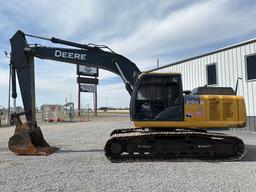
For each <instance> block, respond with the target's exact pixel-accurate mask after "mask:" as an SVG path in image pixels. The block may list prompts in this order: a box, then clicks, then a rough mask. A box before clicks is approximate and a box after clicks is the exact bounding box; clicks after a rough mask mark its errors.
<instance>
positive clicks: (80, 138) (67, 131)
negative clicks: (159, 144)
mask: <svg viewBox="0 0 256 192" xmlns="http://www.w3.org/2000/svg"><path fill="white" fill-rule="evenodd" d="M130 126H131V123H130V122H129V118H128V116H127V115H115V116H112V117H101V118H98V119H93V121H89V122H77V123H52V124H50V123H47V124H46V123H44V124H43V125H42V127H41V128H42V131H43V133H44V136H45V138H46V140H47V141H48V142H49V143H50V144H52V145H54V146H57V147H60V150H59V151H58V152H57V153H55V154H52V155H50V156H47V157H42V156H36V157H35V156H15V155H14V154H12V153H11V152H9V151H8V149H7V142H8V138H9V137H10V136H11V135H12V133H13V131H14V129H13V128H1V129H0V191H8V192H10V191H175V192H177V191H200V192H201V191H207V192H209V191H211V192H212V191H225V192H227V191H232V192H233V191H243V192H245V191H248V192H249V191H250V192H253V191H256V133H249V132H232V131H229V132H228V133H229V134H232V135H236V136H239V137H240V138H242V139H243V140H244V142H245V143H246V149H247V152H246V155H245V157H244V158H243V159H242V160H241V161H238V162H200V161H181V162H180V161H177V162H173V161H172V162H167V161H161V162H129V163H111V162H109V161H108V160H107V159H106V158H105V156H104V151H103V148H104V144H105V141H106V140H107V139H108V137H109V133H110V132H111V131H112V130H113V129H116V128H127V127H130Z"/></svg>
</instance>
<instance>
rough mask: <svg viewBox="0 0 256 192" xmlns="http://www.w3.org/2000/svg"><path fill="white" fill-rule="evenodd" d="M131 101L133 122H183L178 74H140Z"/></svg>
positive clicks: (181, 94)
mask: <svg viewBox="0 0 256 192" xmlns="http://www.w3.org/2000/svg"><path fill="white" fill-rule="evenodd" d="M135 87H136V89H135V90H134V92H133V94H132V100H131V107H130V109H132V111H131V119H132V120H134V121H183V120H184V115H183V109H184V106H183V105H184V102H183V91H182V81H181V75H180V74H175V73H174V74H155V73H152V74H150V73H149V74H142V75H141V77H140V78H139V80H138V82H137V86H135Z"/></svg>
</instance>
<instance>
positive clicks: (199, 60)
mask: <svg viewBox="0 0 256 192" xmlns="http://www.w3.org/2000/svg"><path fill="white" fill-rule="evenodd" d="M152 71H157V72H179V73H181V74H182V80H183V89H184V90H191V89H193V88H195V87H198V86H204V85H206V84H207V85H209V86H223V87H233V88H234V89H235V87H236V81H237V79H238V78H242V79H241V80H239V83H238V90H237V93H238V95H242V96H244V98H245V102H246V107H247V116H248V119H247V127H246V128H245V130H246V131H256V39H251V40H248V41H245V42H241V43H238V44H234V45H231V46H228V47H224V48H222V49H218V50H215V51H212V52H210V53H206V54H203V55H199V56H195V57H191V58H188V59H184V60H181V61H177V62H175V63H171V64H169V65H166V66H163V67H160V68H157V69H154V70H152Z"/></svg>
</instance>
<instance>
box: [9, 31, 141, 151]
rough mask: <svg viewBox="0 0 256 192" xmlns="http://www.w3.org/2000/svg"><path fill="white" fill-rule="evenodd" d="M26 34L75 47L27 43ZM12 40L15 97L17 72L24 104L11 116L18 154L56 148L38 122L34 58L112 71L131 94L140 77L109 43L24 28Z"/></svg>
mask: <svg viewBox="0 0 256 192" xmlns="http://www.w3.org/2000/svg"><path fill="white" fill-rule="evenodd" d="M26 36H30V37H34V38H40V39H44V40H48V41H51V42H52V43H58V44H62V45H66V46H71V47H74V48H66V47H65V48H59V47H47V46H41V45H38V44H32V45H31V44H28V42H27V40H26ZM10 42H11V59H10V65H11V70H12V96H13V98H16V97H17V93H16V84H15V83H16V73H17V76H18V82H19V86H20V91H21V96H22V101H23V105H24V113H21V114H13V115H12V119H11V121H12V122H16V123H15V125H16V130H15V134H14V136H13V137H12V138H10V140H9V148H10V150H11V151H13V152H15V153H18V154H48V153H51V152H52V151H55V149H56V148H51V147H50V146H49V144H48V143H47V142H46V141H45V140H44V138H43V135H42V132H41V130H40V128H39V127H38V125H37V122H36V111H35V72H34V57H38V58H40V59H48V60H55V61H60V62H65V63H70V64H76V65H85V66H90V67H97V68H100V69H105V70H108V71H111V72H113V73H115V74H117V75H119V76H120V77H121V78H122V80H123V81H124V83H125V86H126V89H127V91H128V92H129V93H130V94H131V93H132V91H133V87H134V84H135V82H136V80H137V78H138V76H139V75H140V74H141V72H140V70H139V69H138V67H137V66H136V65H135V64H134V63H133V62H131V61H130V60H129V59H127V58H125V57H124V56H122V55H119V54H117V53H115V52H113V51H112V50H111V49H110V48H108V47H107V46H102V45H99V46H97V45H94V44H89V45H86V44H79V43H75V42H71V41H66V40H62V39H58V38H54V37H52V38H51V39H49V38H44V37H38V36H34V35H29V34H25V33H23V32H22V31H17V32H16V33H15V34H14V35H13V37H12V38H11V39H10ZM24 114H25V116H26V120H27V124H22V123H21V121H20V120H19V116H20V115H24ZM24 143H25V145H24ZM28 146H29V147H28ZM31 146H33V147H31ZM28 148H32V149H33V150H28Z"/></svg>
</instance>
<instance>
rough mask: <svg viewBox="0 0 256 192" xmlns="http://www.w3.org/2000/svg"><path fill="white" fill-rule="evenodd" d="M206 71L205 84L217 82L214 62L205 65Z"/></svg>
mask: <svg viewBox="0 0 256 192" xmlns="http://www.w3.org/2000/svg"><path fill="white" fill-rule="evenodd" d="M206 71H207V85H215V84H217V71H216V64H211V65H207V66H206Z"/></svg>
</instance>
